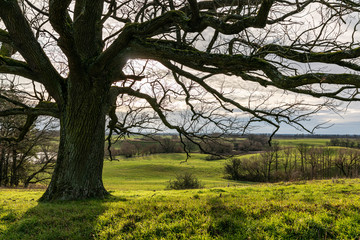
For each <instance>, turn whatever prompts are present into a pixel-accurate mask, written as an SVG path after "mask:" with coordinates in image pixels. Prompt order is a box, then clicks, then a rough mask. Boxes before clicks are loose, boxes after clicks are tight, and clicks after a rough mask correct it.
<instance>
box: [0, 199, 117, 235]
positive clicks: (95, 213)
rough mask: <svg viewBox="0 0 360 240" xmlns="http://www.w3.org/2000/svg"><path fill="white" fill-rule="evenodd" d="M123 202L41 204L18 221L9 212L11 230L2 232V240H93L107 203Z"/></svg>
mask: <svg viewBox="0 0 360 240" xmlns="http://www.w3.org/2000/svg"><path fill="white" fill-rule="evenodd" d="M119 201H124V199H123V198H121V197H114V196H110V197H109V198H107V199H105V200H83V201H70V202H52V203H44V202H39V203H38V204H37V205H36V206H35V207H33V208H30V209H28V210H27V211H26V213H25V214H24V215H23V216H22V217H21V218H20V219H19V218H17V217H15V216H14V217H12V218H11V216H10V215H11V214H12V213H9V214H8V215H9V217H8V215H7V216H5V219H2V220H3V221H8V223H9V224H8V225H10V227H9V228H8V229H7V230H6V231H5V232H3V233H2V234H1V233H0V240H12V239H14V240H15V239H16V240H18V239H22V240H26V239H29V240H33V239H36V240H40V239H44V240H45V239H46V240H50V239H94V238H96V229H97V226H98V218H99V216H101V215H102V214H103V213H104V212H105V211H106V210H107V204H106V203H108V202H119Z"/></svg>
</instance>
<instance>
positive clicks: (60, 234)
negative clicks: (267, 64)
mask: <svg viewBox="0 0 360 240" xmlns="http://www.w3.org/2000/svg"><path fill="white" fill-rule="evenodd" d="M302 140H303V139H302ZM204 157H205V156H204V155H200V154H193V156H192V158H191V159H189V160H188V161H187V162H183V161H184V160H185V155H184V154H159V155H152V156H148V157H144V158H130V159H120V161H113V162H109V161H106V162H105V164H104V184H105V186H106V188H107V189H108V190H110V191H111V194H112V196H111V197H109V198H108V199H105V200H86V201H73V202H53V203H39V202H37V199H39V198H40V196H41V195H42V194H43V191H44V190H23V189H0V240H12V239H14V240H15V239H16V240H17V239H25V240H27V239H29V240H32V239H44V240H45V239H46V240H47V239H359V238H360V228H359V227H358V226H359V224H360V180H359V179H348V180H344V179H338V180H336V179H335V180H323V181H308V182H305V181H302V182H293V183H278V184H256V185H254V184H252V185H250V184H249V183H245V182H234V181H229V180H226V179H224V178H223V164H224V162H225V161H226V160H217V161H206V160H205V159H204ZM242 157H247V156H242ZM182 172H190V173H192V174H194V175H195V176H197V177H198V178H199V180H200V181H202V183H203V184H204V185H205V188H204V189H197V190H164V189H165V188H166V185H167V181H168V180H169V179H171V178H174V177H175V176H176V174H177V173H182ZM227 186H230V187H227Z"/></svg>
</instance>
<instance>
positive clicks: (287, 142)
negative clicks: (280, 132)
mask: <svg viewBox="0 0 360 240" xmlns="http://www.w3.org/2000/svg"><path fill="white" fill-rule="evenodd" d="M273 141H276V142H279V144H280V145H281V146H287V147H295V146H297V145H300V144H307V145H309V146H326V144H327V143H328V142H330V139H326V138H298V139H274V140H273Z"/></svg>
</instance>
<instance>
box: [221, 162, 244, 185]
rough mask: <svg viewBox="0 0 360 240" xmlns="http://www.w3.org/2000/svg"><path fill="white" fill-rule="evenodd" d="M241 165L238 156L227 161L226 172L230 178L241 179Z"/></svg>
mask: <svg viewBox="0 0 360 240" xmlns="http://www.w3.org/2000/svg"><path fill="white" fill-rule="evenodd" d="M240 166H241V160H240V159H238V158H232V159H230V160H229V161H227V162H226V163H225V167H224V169H225V174H226V175H227V178H228V179H231V180H240V179H241V175H240Z"/></svg>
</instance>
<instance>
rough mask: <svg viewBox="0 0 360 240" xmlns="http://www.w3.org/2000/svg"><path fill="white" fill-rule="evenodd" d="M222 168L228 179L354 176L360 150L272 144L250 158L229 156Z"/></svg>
mask: <svg viewBox="0 0 360 240" xmlns="http://www.w3.org/2000/svg"><path fill="white" fill-rule="evenodd" d="M224 170H225V174H226V177H227V178H229V179H233V180H242V181H256V182H276V181H292V180H312V179H329V178H337V177H346V178H354V177H359V173H360V151H359V150H357V149H348V148H343V149H336V148H331V147H314V146H309V145H306V144H300V145H298V146H297V147H295V148H290V147H289V148H285V149H281V148H280V147H279V146H278V145H275V146H273V147H271V148H269V149H268V150H266V151H264V152H262V153H260V154H258V155H255V156H252V157H249V158H232V159H230V160H229V161H228V162H227V163H226V164H225V167H224Z"/></svg>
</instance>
